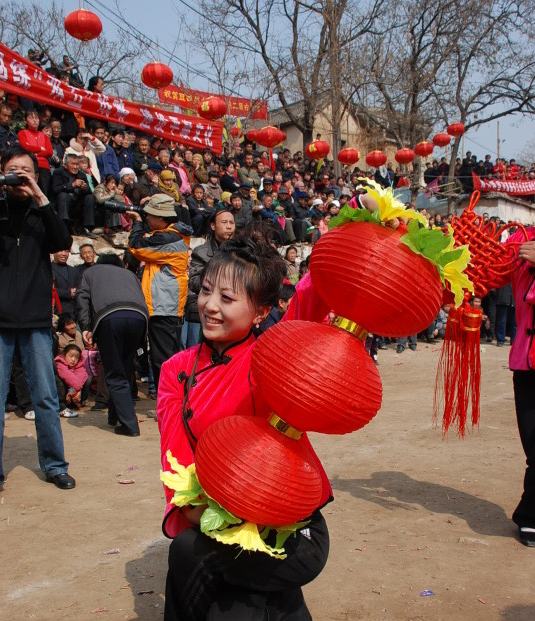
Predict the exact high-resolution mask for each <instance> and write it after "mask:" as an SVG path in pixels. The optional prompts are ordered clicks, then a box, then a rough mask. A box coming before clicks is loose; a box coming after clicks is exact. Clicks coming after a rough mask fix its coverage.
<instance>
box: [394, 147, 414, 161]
mask: <svg viewBox="0 0 535 621" xmlns="http://www.w3.org/2000/svg"><path fill="white" fill-rule="evenodd" d="M415 156H416V154H415V153H414V151H413V150H412V149H400V150H399V151H396V154H395V155H394V159H395V160H396V162H397V163H398V164H410V163H411V162H412V161H414V158H415Z"/></svg>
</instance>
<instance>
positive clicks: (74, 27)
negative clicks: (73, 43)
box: [63, 9, 102, 41]
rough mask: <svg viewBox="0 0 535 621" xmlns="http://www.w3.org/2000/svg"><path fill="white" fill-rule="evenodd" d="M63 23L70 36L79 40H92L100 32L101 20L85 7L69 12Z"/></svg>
mask: <svg viewBox="0 0 535 621" xmlns="http://www.w3.org/2000/svg"><path fill="white" fill-rule="evenodd" d="M63 25H64V26H65V30H66V31H67V32H68V33H69V34H70V35H71V37H74V38H75V39H79V40H80V41H92V40H93V39H96V38H97V37H98V36H99V34H100V33H101V32H102V22H101V21H100V18H99V16H98V15H96V14H95V13H92V12H91V11H87V10H86V9H78V10H77V11H73V12H72V13H69V14H68V15H67V17H66V18H65V20H64V22H63Z"/></svg>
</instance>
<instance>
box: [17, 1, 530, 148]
mask: <svg viewBox="0 0 535 621" xmlns="http://www.w3.org/2000/svg"><path fill="white" fill-rule="evenodd" d="M27 3H28V0H23V4H27ZM189 3H190V2H189V0H188V4H189ZM58 4H59V5H60V6H63V7H64V9H65V11H67V12H70V11H74V10H76V9H78V8H80V2H79V0H59V2H58ZM81 4H82V6H85V8H86V9H89V10H91V11H93V12H95V13H97V14H98V15H99V17H100V19H101V21H102V24H103V32H104V33H105V34H106V36H108V37H109V38H113V34H114V33H115V32H116V27H115V26H114V25H113V23H112V22H111V21H110V20H109V19H108V18H107V12H106V10H105V8H103V6H104V7H110V8H113V9H114V8H115V7H114V6H112V5H113V3H112V1H111V0H104V1H102V0H87V1H86V2H82V3H81ZM191 4H192V6H195V2H191ZM119 5H120V7H121V9H122V14H123V16H124V19H125V20H126V21H127V22H128V23H129V24H131V25H132V26H134V27H135V28H137V29H138V30H140V31H141V32H143V33H145V34H146V35H148V36H149V37H150V38H151V39H153V40H155V41H158V43H159V45H160V47H161V50H162V51H161V56H162V58H161V60H162V61H164V60H165V59H164V58H163V55H164V53H163V50H165V49H170V50H173V48H174V46H175V42H176V32H177V27H178V24H179V22H180V21H182V20H185V21H189V20H193V21H196V20H197V17H196V16H195V14H194V13H193V12H191V11H189V10H188V9H187V8H186V7H185V6H184V5H183V4H181V3H180V2H179V0H157V3H154V4H151V3H150V2H148V1H147V0H119ZM124 25H126V24H124ZM126 27H127V28H128V26H126ZM175 53H176V54H177V55H178V56H181V54H180V49H176V50H175ZM191 58H194V55H192V56H191ZM146 60H147V62H149V61H152V60H154V58H147V59H146ZM170 66H171V68H172V69H173V71H175V72H176V71H177V70H178V67H177V66H174V64H173V63H170ZM189 86H192V87H194V88H197V89H199V90H207V91H210V90H213V86H212V84H211V83H210V82H209V81H208V80H203V79H202V77H197V78H195V83H191V84H189ZM279 105H280V104H279V103H278V102H274V103H273V107H278V106H279ZM499 134H500V149H499V150H500V156H501V157H505V158H506V159H510V158H512V157H515V158H517V159H518V156H519V155H520V154H521V153H522V152H523V151H525V150H527V147H528V146H531V148H530V149H529V150H530V151H531V152H532V153H533V155H534V156H535V118H527V117H522V116H518V115H516V116H508V117H504V118H502V119H500V121H499ZM497 135H498V122H497V121H493V122H491V123H487V124H486V125H484V126H481V127H479V128H478V129H472V130H470V131H468V132H467V133H466V134H465V136H464V151H471V152H472V153H473V154H476V155H477V156H478V158H480V159H483V158H484V155H485V154H487V153H489V154H490V155H491V156H492V159H495V158H496V156H497V153H498V145H497ZM354 146H355V147H357V148H358V145H354ZM407 146H411V145H407ZM412 146H413V145H412ZM435 155H437V154H435ZM534 159H535V157H534Z"/></svg>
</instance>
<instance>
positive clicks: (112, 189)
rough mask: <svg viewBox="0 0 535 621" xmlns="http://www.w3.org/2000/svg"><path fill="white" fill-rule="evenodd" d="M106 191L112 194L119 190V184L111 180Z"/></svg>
mask: <svg viewBox="0 0 535 621" xmlns="http://www.w3.org/2000/svg"><path fill="white" fill-rule="evenodd" d="M106 189H107V190H109V191H110V192H115V190H116V189H117V182H116V181H115V179H110V180H109V181H108V183H106Z"/></svg>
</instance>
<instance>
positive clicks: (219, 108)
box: [197, 97, 227, 121]
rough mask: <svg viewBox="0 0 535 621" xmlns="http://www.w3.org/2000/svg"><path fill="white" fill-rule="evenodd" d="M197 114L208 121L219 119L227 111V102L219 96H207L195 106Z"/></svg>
mask: <svg viewBox="0 0 535 621" xmlns="http://www.w3.org/2000/svg"><path fill="white" fill-rule="evenodd" d="M197 112H198V113H199V116H202V118H203V119H208V120H209V121H214V120H215V119H220V118H221V117H222V116H225V114H226V113H227V104H226V103H225V101H224V100H223V99H221V97H207V98H206V99H203V100H202V101H201V103H200V104H199V106H198V107H197Z"/></svg>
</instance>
